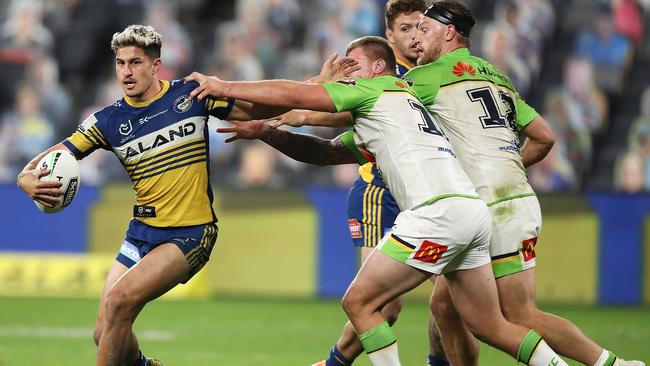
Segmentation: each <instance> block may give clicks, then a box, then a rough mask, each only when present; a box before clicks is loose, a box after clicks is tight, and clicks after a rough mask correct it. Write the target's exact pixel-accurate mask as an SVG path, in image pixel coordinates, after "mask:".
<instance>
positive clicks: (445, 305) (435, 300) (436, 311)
mask: <svg viewBox="0 0 650 366" xmlns="http://www.w3.org/2000/svg"><path fill="white" fill-rule="evenodd" d="M429 307H430V308H431V313H432V314H433V316H434V317H435V318H436V319H446V318H449V317H450V316H451V315H455V314H456V308H455V307H454V303H453V302H452V301H451V297H449V295H448V294H447V293H446V292H439V291H435V292H434V293H433V294H431V298H430V299H429Z"/></svg>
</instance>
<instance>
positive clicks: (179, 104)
mask: <svg viewBox="0 0 650 366" xmlns="http://www.w3.org/2000/svg"><path fill="white" fill-rule="evenodd" d="M192 103H193V101H192V99H190V98H188V97H187V95H181V96H180V97H178V98H176V100H175V101H174V111H176V113H185V112H187V111H188V110H189V109H190V108H192Z"/></svg>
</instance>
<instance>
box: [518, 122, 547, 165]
mask: <svg viewBox="0 0 650 366" xmlns="http://www.w3.org/2000/svg"><path fill="white" fill-rule="evenodd" d="M522 131H523V132H524V133H525V134H526V137H527V138H526V141H525V142H524V146H523V147H522V149H521V160H522V163H523V164H524V167H526V168H528V167H529V166H531V165H533V164H535V163H537V162H539V161H541V160H542V159H544V157H545V156H546V155H548V153H549V151H551V148H552V147H553V144H554V143H555V135H553V130H551V127H550V126H549V125H548V123H546V120H544V118H542V117H541V116H538V117H537V118H535V119H534V120H533V121H532V122H530V123H529V124H527V125H526V126H525V127H524V128H523V130H522Z"/></svg>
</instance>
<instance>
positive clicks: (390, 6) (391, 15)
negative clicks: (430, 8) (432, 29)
mask: <svg viewBox="0 0 650 366" xmlns="http://www.w3.org/2000/svg"><path fill="white" fill-rule="evenodd" d="M426 9H427V4H426V3H425V2H424V0H388V1H387V2H386V10H385V11H384V19H385V21H386V28H389V29H393V24H394V23H395V19H396V18H397V17H398V16H399V15H400V14H403V13H406V14H409V13H412V12H414V11H421V12H424V11H425V10H426Z"/></svg>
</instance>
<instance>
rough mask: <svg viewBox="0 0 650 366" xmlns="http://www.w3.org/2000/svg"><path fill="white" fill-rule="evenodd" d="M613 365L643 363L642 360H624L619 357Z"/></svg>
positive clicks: (636, 364) (638, 364)
mask: <svg viewBox="0 0 650 366" xmlns="http://www.w3.org/2000/svg"><path fill="white" fill-rule="evenodd" d="M614 366H645V363H644V362H642V361H635V360H631V361H625V360H623V359H621V358H619V359H618V360H616V363H614Z"/></svg>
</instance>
